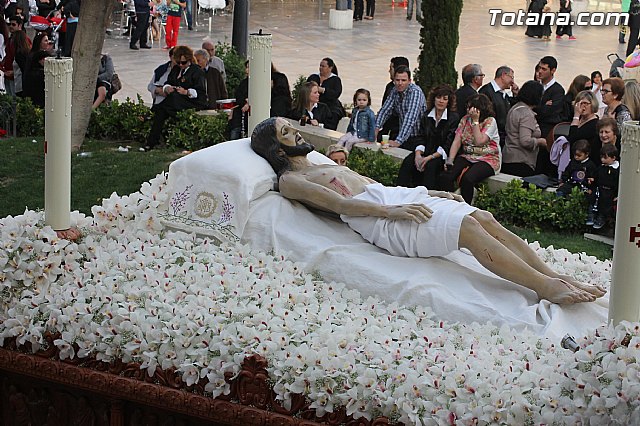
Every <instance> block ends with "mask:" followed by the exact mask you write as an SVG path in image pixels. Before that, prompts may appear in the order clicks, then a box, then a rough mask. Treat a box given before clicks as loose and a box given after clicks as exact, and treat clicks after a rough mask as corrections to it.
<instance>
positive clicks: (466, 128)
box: [456, 115, 502, 174]
mask: <svg viewBox="0 0 640 426" xmlns="http://www.w3.org/2000/svg"><path fill="white" fill-rule="evenodd" d="M480 131H481V132H482V133H484V134H486V135H487V136H489V142H488V143H487V144H486V145H484V146H476V145H474V143H473V142H474V139H473V121H472V120H471V117H469V116H468V115H465V116H464V117H463V118H462V120H461V121H460V124H459V125H458V129H457V130H456V134H458V135H460V141H461V142H462V153H461V154H460V155H461V156H462V157H464V158H466V159H467V160H469V161H470V162H472V163H477V162H478V161H484V162H485V163H487V164H489V165H490V166H491V168H492V169H493V170H494V172H495V173H496V174H497V173H499V172H500V166H501V164H502V152H501V151H500V135H499V134H498V124H497V123H496V120H495V118H493V117H487V118H486V119H485V120H484V121H483V122H482V123H480Z"/></svg>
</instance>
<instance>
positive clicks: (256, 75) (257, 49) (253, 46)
mask: <svg viewBox="0 0 640 426" xmlns="http://www.w3.org/2000/svg"><path fill="white" fill-rule="evenodd" d="M249 106H250V108H251V109H250V110H249V128H248V134H249V135H251V133H253V129H254V128H255V127H256V125H258V123H260V122H262V121H264V120H266V119H267V118H269V116H270V110H271V34H263V33H262V30H260V32H259V33H258V34H249Z"/></svg>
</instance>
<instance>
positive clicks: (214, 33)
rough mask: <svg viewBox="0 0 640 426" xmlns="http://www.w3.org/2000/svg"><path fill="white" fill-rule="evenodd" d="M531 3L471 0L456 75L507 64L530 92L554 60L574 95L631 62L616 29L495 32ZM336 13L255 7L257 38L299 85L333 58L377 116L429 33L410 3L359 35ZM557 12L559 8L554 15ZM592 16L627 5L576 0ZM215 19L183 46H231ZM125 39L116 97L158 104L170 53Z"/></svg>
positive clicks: (264, 2) (107, 47)
mask: <svg viewBox="0 0 640 426" xmlns="http://www.w3.org/2000/svg"><path fill="white" fill-rule="evenodd" d="M423 1H428V0H423ZM525 3H526V1H525V0H465V2H464V9H463V12H462V16H461V19H460V44H459V46H458V50H457V56H456V68H457V69H458V70H460V69H461V68H462V66H463V65H465V64H467V63H479V64H481V65H482V66H483V69H484V72H485V73H486V74H487V77H486V78H485V83H486V82H488V81H489V79H490V77H491V76H492V75H493V73H494V71H495V69H496V68H497V67H498V66H500V65H503V64H507V65H509V66H511V67H512V68H513V69H514V70H515V77H516V82H517V83H518V84H519V85H522V83H524V82H525V81H526V80H528V79H530V78H532V76H533V70H534V67H535V65H536V63H537V62H538V60H539V59H540V58H541V57H542V56H545V55H553V56H555V57H556V58H557V59H558V63H559V66H558V72H557V73H556V77H557V79H558V81H559V82H560V83H561V84H562V85H563V86H564V87H565V89H566V88H567V87H568V85H569V84H570V83H571V80H572V79H573V77H575V76H576V75H578V74H586V75H589V74H590V73H591V72H592V71H593V70H596V69H598V70H600V71H601V72H602V74H603V75H605V76H607V75H608V70H609V62H608V61H607V58H606V57H607V54H609V53H612V52H616V53H618V54H620V56H623V55H624V52H625V49H626V45H620V44H618V39H617V28H614V27H576V26H574V27H573V30H574V35H575V36H576V37H577V40H575V41H569V40H568V39H567V38H566V37H565V38H564V39H563V40H561V41H557V40H555V28H553V31H554V34H553V35H552V40H551V41H549V42H545V41H542V40H539V39H531V38H529V37H526V36H525V35H524V31H525V29H526V27H510V28H506V27H491V26H490V25H489V21H490V15H489V13H488V9H490V8H501V9H504V10H506V11H515V10H516V9H517V8H518V7H522V8H524V7H525ZM554 3H557V2H554ZM333 7H335V2H333V1H327V0H251V1H250V12H251V14H250V17H249V32H250V33H253V32H258V30H259V29H263V31H264V32H266V33H271V34H272V35H273V51H272V59H273V63H274V65H275V66H276V67H277V68H278V70H280V71H282V72H284V73H285V74H287V76H288V77H289V81H290V82H291V84H292V85H293V83H294V82H295V80H296V79H297V77H298V76H299V75H304V76H307V75H309V74H311V73H313V72H317V71H318V64H319V63H320V60H321V59H322V58H323V57H326V56H328V57H331V58H332V59H333V60H334V61H335V63H336V65H337V67H338V71H339V74H340V77H341V78H342V84H343V93H342V97H341V100H342V101H343V102H344V103H351V100H352V96H353V93H354V92H355V90H356V89H358V88H359V87H364V88H367V89H369V90H370V91H371V94H372V98H373V99H372V101H373V105H372V107H373V109H374V110H375V111H377V110H378V109H379V107H380V103H381V99H382V93H383V90H384V86H385V84H386V83H387V82H388V80H389V74H388V66H389V58H391V57H393V56H406V57H407V58H409V61H410V63H411V68H412V69H414V68H415V67H416V66H417V57H418V53H419V50H420V38H419V33H420V28H421V26H420V24H418V23H417V22H416V21H415V20H412V21H407V20H406V10H405V8H404V7H403V4H400V3H397V2H396V3H393V2H391V0H378V1H377V2H376V13H375V19H374V20H373V21H361V22H354V25H353V29H352V30H333V29H329V10H330V9H331V8H333ZM556 9H557V5H554V6H553V10H556ZM585 10H588V11H596V10H598V11H619V10H620V3H619V1H618V0H607V1H596V0H574V11H575V12H579V11H585ZM207 18H208V15H207V14H205V13H201V14H200V15H199V22H198V25H197V26H196V29H195V31H187V29H186V28H185V27H183V28H182V29H181V31H180V37H179V43H180V44H187V45H189V46H191V47H194V48H199V47H200V45H201V43H202V40H203V39H204V38H205V37H210V38H211V39H213V40H214V41H226V42H229V43H230V42H231V33H232V22H233V18H232V16H231V15H224V16H214V17H213V19H212V29H211V32H209V25H208V19H207ZM183 21H184V19H183ZM183 24H184V22H183ZM118 34H119V31H114V32H113V34H112V35H111V36H108V38H107V39H106V40H105V43H104V49H103V51H104V52H108V53H109V54H111V56H112V57H113V60H114V64H115V67H116V71H117V72H118V74H119V75H120V79H121V80H122V83H123V89H122V90H121V91H120V92H119V93H118V94H117V95H116V96H115V97H116V98H117V99H125V98H126V97H132V98H135V97H136V94H137V93H140V94H141V95H142V97H143V99H144V100H145V102H150V100H151V97H150V95H149V93H148V92H147V90H146V87H147V84H148V82H149V80H150V79H151V74H152V72H153V69H154V68H155V67H156V66H157V65H159V64H160V63H162V62H164V61H166V58H167V52H166V51H164V50H162V49H161V47H162V44H158V43H157V42H156V44H155V45H154V46H153V49H150V50H144V49H143V50H139V51H134V50H130V49H129V42H128V39H126V38H123V37H119V36H118ZM160 43H163V40H161V42H160Z"/></svg>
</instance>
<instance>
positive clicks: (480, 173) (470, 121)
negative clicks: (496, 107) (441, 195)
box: [440, 94, 501, 204]
mask: <svg viewBox="0 0 640 426" xmlns="http://www.w3.org/2000/svg"><path fill="white" fill-rule="evenodd" d="M500 163H501V152H500V135H499V133H498V124H497V122H496V119H495V113H494V112H493V105H492V104H491V100H489V98H488V97H487V96H486V95H484V94H477V95H473V96H472V97H471V98H469V100H468V101H467V114H466V115H465V116H464V117H462V119H461V120H460V124H459V125H458V129H457V130H456V135H455V137H454V139H453V143H452V144H451V149H450V150H449V156H448V158H447V162H446V168H447V172H445V173H442V175H440V176H441V181H442V186H441V188H443V189H444V190H445V191H449V192H452V191H453V190H454V189H455V188H454V186H455V185H454V184H455V182H456V181H457V182H459V183H458V185H459V186H460V195H462V198H464V200H465V201H466V202H467V203H468V204H471V201H472V200H473V190H474V188H475V186H476V185H477V184H478V183H480V182H482V181H483V180H485V179H486V178H488V177H489V176H493V175H494V174H496V173H498V172H499V171H500Z"/></svg>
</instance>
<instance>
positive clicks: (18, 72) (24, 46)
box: [12, 31, 31, 96]
mask: <svg viewBox="0 0 640 426" xmlns="http://www.w3.org/2000/svg"><path fill="white" fill-rule="evenodd" d="M12 40H13V45H14V46H15V52H16V53H15V57H14V63H13V81H14V82H15V88H16V95H17V96H22V74H24V73H25V71H26V70H27V59H28V58H29V51H30V50H31V42H30V41H29V38H28V37H27V33H25V32H24V31H15V32H14V33H13V36H12Z"/></svg>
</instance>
